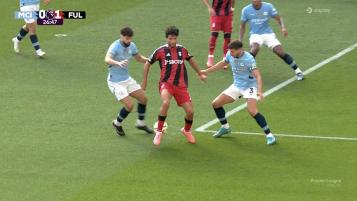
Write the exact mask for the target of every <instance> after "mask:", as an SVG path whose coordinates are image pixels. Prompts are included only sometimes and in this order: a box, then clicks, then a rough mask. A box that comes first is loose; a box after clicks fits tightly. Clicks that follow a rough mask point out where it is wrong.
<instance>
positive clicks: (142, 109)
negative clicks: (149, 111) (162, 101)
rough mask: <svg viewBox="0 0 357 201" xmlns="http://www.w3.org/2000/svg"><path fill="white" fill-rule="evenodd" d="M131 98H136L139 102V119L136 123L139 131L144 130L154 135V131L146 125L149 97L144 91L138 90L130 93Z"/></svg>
mask: <svg viewBox="0 0 357 201" xmlns="http://www.w3.org/2000/svg"><path fill="white" fill-rule="evenodd" d="M130 96H131V97H133V98H135V99H136V100H137V101H138V106H137V110H138V119H137V121H136V125H135V126H136V128H137V129H139V130H143V131H145V132H146V133H148V134H152V133H154V131H153V130H152V129H151V128H149V127H148V126H147V125H146V123H145V115H146V105H147V101H148V99H147V97H146V95H145V92H144V90H142V89H140V88H139V89H138V90H135V91H133V92H131V93H130Z"/></svg>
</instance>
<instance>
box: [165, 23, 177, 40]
mask: <svg viewBox="0 0 357 201" xmlns="http://www.w3.org/2000/svg"><path fill="white" fill-rule="evenodd" d="M179 33H180V30H179V29H178V28H177V27H175V26H169V27H167V28H166V31H165V35H166V38H168V37H169V35H173V36H178V35H179Z"/></svg>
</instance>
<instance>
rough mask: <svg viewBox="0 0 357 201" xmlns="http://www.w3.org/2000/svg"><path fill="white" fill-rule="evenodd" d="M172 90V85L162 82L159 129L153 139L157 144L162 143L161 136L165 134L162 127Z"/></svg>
mask: <svg viewBox="0 0 357 201" xmlns="http://www.w3.org/2000/svg"><path fill="white" fill-rule="evenodd" d="M171 90H172V89H171V88H170V86H168V85H167V84H166V83H162V84H161V86H160V96H161V107H160V113H159V116H158V126H157V131H156V135H155V138H154V140H153V143H154V144H155V145H160V143H161V138H162V136H163V134H164V133H163V130H162V128H163V127H164V124H165V120H166V117H167V113H168V111H169V108H170V101H171V98H172V92H171Z"/></svg>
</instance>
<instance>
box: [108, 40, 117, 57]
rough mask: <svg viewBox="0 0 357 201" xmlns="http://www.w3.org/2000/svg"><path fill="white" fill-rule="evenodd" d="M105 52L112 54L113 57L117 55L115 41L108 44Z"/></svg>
mask: <svg viewBox="0 0 357 201" xmlns="http://www.w3.org/2000/svg"><path fill="white" fill-rule="evenodd" d="M107 54H111V55H113V56H114V57H115V56H117V54H118V46H117V43H116V42H114V43H112V44H111V45H110V47H109V49H108V51H107Z"/></svg>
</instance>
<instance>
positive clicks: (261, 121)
mask: <svg viewBox="0 0 357 201" xmlns="http://www.w3.org/2000/svg"><path fill="white" fill-rule="evenodd" d="M247 105H248V112H249V114H250V115H251V116H252V117H253V118H254V119H255V121H256V122H257V123H258V125H259V126H260V127H261V128H262V129H263V131H264V133H265V134H266V138H267V144H268V145H271V144H275V143H276V139H275V137H274V135H273V134H272V133H271V131H270V129H269V126H268V123H267V122H266V120H265V117H264V116H263V115H262V114H261V113H259V111H258V107H257V100H256V99H255V98H248V99H247Z"/></svg>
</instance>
